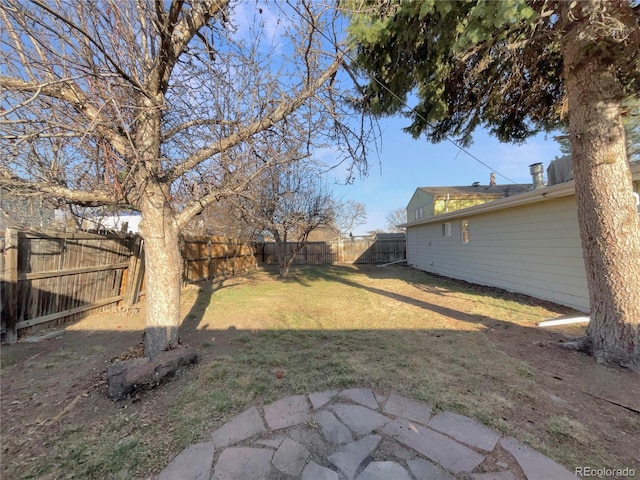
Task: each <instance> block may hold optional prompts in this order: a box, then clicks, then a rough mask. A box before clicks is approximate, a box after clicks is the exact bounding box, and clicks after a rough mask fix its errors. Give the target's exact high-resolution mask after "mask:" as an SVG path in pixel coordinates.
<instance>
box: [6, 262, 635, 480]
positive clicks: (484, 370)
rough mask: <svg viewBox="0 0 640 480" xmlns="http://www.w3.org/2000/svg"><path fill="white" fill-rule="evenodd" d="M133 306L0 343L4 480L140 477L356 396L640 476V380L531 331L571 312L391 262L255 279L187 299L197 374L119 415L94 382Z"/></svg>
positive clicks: (138, 325) (124, 343) (128, 340)
mask: <svg viewBox="0 0 640 480" xmlns="http://www.w3.org/2000/svg"><path fill="white" fill-rule="evenodd" d="M142 308H143V307H141V310H140V311H139V312H138V313H135V314H133V315H126V316H123V315H117V314H114V313H103V314H100V315H94V316H92V317H89V318H87V319H84V320H82V321H80V322H78V323H76V324H73V325H69V326H67V328H66V332H65V334H64V335H62V336H60V337H59V338H54V339H50V340H46V341H44V342H41V343H36V344H30V343H20V344H17V345H12V346H3V349H2V470H1V473H2V478H47V479H49V478H50V479H58V478H96V479H103V478H105V479H109V478H112V479H128V478H148V477H149V476H151V475H153V474H154V473H157V472H158V471H159V470H160V469H161V468H162V467H163V466H164V465H166V464H167V463H168V462H169V461H170V460H171V458H172V456H173V455H175V454H176V453H178V452H179V451H180V450H181V449H182V448H184V447H185V446H186V445H188V444H189V443H192V442H196V441H199V440H202V439H203V438H206V436H207V434H208V432H210V431H212V430H213V429H215V428H216V427H217V426H219V425H221V424H222V423H224V422H225V421H226V420H228V419H229V418H230V417H232V416H233V415H235V414H236V413H238V412H240V411H242V410H244V409H246V408H247V407H248V406H249V405H254V404H255V405H259V404H265V403H269V402H272V401H274V400H276V399H278V398H281V397H284V396H287V395H292V394H298V393H311V392H313V391H320V390H325V389H329V388H342V387H352V386H362V387H370V388H372V389H374V390H376V391H379V392H390V391H396V392H398V393H401V394H403V395H406V396H408V397H411V398H414V399H416V400H421V401H424V402H426V403H428V404H430V405H432V406H433V407H434V409H436V410H441V409H447V410H452V411H455V412H458V413H461V414H463V415H467V416H470V417H473V418H475V419H477V420H479V421H481V422H483V423H485V424H487V425H489V426H491V427H493V428H495V429H497V430H499V431H501V432H503V433H505V434H507V435H512V436H514V437H516V438H518V439H520V440H521V441H523V442H526V443H528V444H530V445H532V446H533V447H534V448H537V449H539V450H540V451H541V452H543V453H544V454H546V455H548V456H550V457H552V458H554V459H555V460H556V461H558V462H560V463H562V464H563V465H565V466H566V467H567V468H568V469H569V470H573V469H574V468H575V467H578V466H590V467H594V468H597V467H599V468H602V467H609V468H623V467H635V468H636V471H640V450H639V449H638V445H640V415H638V413H637V412H633V411H632V410H634V409H635V410H640V400H639V399H640V375H638V374H637V373H634V372H630V371H627V370H624V369H620V368H614V367H607V366H602V365H598V364H596V363H595V362H594V361H593V360H592V359H591V358H588V357H585V356H584V355H582V354H579V353H575V352H571V351H567V350H564V349H562V348H559V347H558V341H559V340H562V339H564V338H566V336H568V335H569V336H570V335H579V334H580V333H581V331H580V328H577V327H565V328H564V329H562V330H560V329H557V328H556V329H553V330H549V329H545V330H543V329H540V328H538V327H537V326H536V324H537V322H539V321H541V320H543V319H548V318H555V317H559V316H562V315H566V314H570V313H572V312H571V311H569V310H568V309H565V308H561V307H558V306H555V305H552V304H546V303H543V302H538V301H533V300H531V299H527V298H525V297H521V296H516V295H512V294H508V293H506V292H502V291H497V290H490V289H483V288H475V287H472V286H469V285H464V284H461V283H456V282H450V281H446V280H443V279H438V278H434V277H431V276H429V275H426V274H425V273H423V272H419V271H416V270H413V269H410V268H407V267H401V266H391V267H387V268H376V267H369V266H365V267H361V268H357V267H338V266H334V267H318V268H298V269H294V270H293V271H292V277H291V279H289V280H287V281H279V280H277V278H276V277H275V275H274V274H273V273H272V272H268V271H259V272H256V273H254V274H252V275H248V276H245V277H240V278H235V279H229V280H226V281H224V282H222V283H218V284H214V285H207V284H203V285H200V286H190V287H188V288H187V289H185V291H184V293H183V309H184V323H183V326H182V328H181V338H182V341H183V343H184V344H186V345H189V346H191V347H193V348H196V349H198V350H200V351H201V353H202V355H203V359H202V362H201V363H200V364H199V365H197V366H196V367H194V368H192V369H190V370H188V371H186V372H185V373H183V374H182V375H180V376H179V378H177V379H175V380H174V381H172V382H169V383H168V384H166V385H163V386H162V387H161V388H159V389H156V390H154V391H149V392H143V393H141V394H140V395H138V396H137V397H136V398H134V399H132V400H130V401H126V402H119V403H113V402H111V401H110V400H108V399H107V398H106V395H105V391H106V388H105V384H104V371H105V370H106V368H107V367H108V365H109V361H110V359H112V358H114V357H116V356H117V355H119V354H121V353H122V352H123V351H124V350H126V349H127V348H128V347H131V346H134V345H135V344H136V343H137V342H139V340H140V334H141V332H142V329H143V327H144V318H143V311H142ZM280 377H281V378H280ZM612 402H613V403H612ZM616 404H618V405H616ZM624 407H628V408H624Z"/></svg>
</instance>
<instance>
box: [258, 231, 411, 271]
mask: <svg viewBox="0 0 640 480" xmlns="http://www.w3.org/2000/svg"><path fill="white" fill-rule="evenodd" d="M296 246H297V245H296V244H295V243H289V244H287V249H288V250H289V251H292V250H293V249H294V248H295V247H296ZM255 250H256V257H257V258H258V261H260V262H262V263H265V264H267V265H272V264H277V263H278V259H277V257H276V244H275V243H273V242H267V243H262V244H257V245H256V246H255ZM406 255H407V242H406V240H405V237H404V236H402V237H396V238H390V239H386V238H377V237H364V238H362V237H360V238H354V239H349V238H347V239H339V240H334V241H331V242H309V243H308V244H307V245H305V246H304V247H303V248H302V250H300V252H299V253H298V255H296V258H295V259H294V261H293V264H294V265H305V264H315V265H321V264H333V263H356V264H358V263H388V262H395V261H398V260H404V259H405V258H406Z"/></svg>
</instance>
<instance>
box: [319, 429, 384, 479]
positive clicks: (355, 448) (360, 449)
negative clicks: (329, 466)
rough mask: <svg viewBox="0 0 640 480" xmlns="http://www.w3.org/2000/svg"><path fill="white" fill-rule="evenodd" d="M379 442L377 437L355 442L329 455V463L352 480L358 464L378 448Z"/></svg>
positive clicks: (368, 437) (364, 438) (372, 436)
mask: <svg viewBox="0 0 640 480" xmlns="http://www.w3.org/2000/svg"><path fill="white" fill-rule="evenodd" d="M380 440H381V437H380V436H379V435H368V436H366V437H363V438H361V439H360V440H358V441H356V442H351V443H348V444H347V445H345V446H344V447H342V448H341V449H340V450H338V451H337V452H336V453H334V454H333V455H331V456H330V457H329V461H330V462H331V463H333V464H334V465H335V466H336V467H338V468H339V469H340V471H341V472H342V473H344V474H345V475H346V476H347V477H348V478H353V476H354V475H355V474H356V471H357V470H358V467H359V466H360V464H361V463H362V462H363V461H364V459H365V458H367V456H368V455H369V454H370V453H371V452H372V451H373V450H374V449H375V448H376V447H377V446H378V444H379V443H380Z"/></svg>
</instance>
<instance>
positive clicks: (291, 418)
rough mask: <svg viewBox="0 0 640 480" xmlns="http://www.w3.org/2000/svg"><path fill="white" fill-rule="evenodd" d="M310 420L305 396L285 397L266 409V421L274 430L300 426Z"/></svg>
mask: <svg viewBox="0 0 640 480" xmlns="http://www.w3.org/2000/svg"><path fill="white" fill-rule="evenodd" d="M309 418H310V417H309V405H308V404H307V397H305V396H304V395H294V396H292V397H285V398H282V399H280V400H276V401H275V402H273V403H272V404H271V405H267V406H266V407H264V419H265V420H266V421H267V425H268V426H269V428H271V429H272V430H277V429H280V428H286V427H292V426H294V425H299V424H301V423H304V422H306V421H307V420H309Z"/></svg>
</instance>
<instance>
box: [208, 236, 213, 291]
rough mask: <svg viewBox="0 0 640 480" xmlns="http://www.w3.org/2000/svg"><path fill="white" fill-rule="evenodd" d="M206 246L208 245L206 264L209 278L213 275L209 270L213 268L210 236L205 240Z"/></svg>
mask: <svg viewBox="0 0 640 480" xmlns="http://www.w3.org/2000/svg"><path fill="white" fill-rule="evenodd" d="M207 246H208V247H209V263H208V264H207V280H211V279H212V278H213V275H212V274H211V271H212V270H213V250H212V249H213V246H212V245H211V237H209V239H208V240H207Z"/></svg>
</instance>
